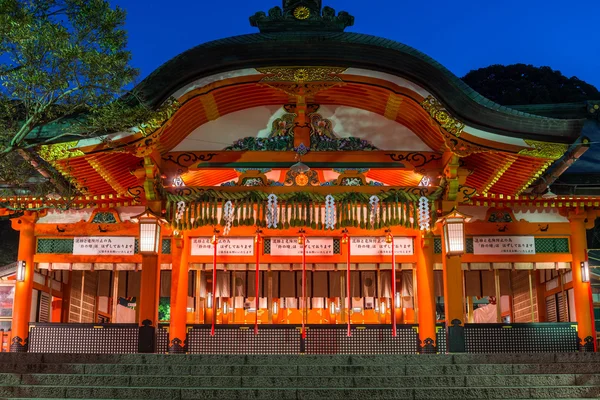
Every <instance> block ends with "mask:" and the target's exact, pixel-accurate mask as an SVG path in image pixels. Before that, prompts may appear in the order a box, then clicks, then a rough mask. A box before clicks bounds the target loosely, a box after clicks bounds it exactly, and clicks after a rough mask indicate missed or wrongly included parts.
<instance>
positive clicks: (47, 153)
mask: <svg viewBox="0 0 600 400" xmlns="http://www.w3.org/2000/svg"><path fill="white" fill-rule="evenodd" d="M77 143H78V142H77V141H74V142H65V143H58V144H52V145H43V146H41V147H40V151H39V155H40V157H42V158H43V159H44V160H45V161H48V162H49V163H51V164H53V163H52V162H53V161H56V160H65V159H67V158H72V157H79V156H82V155H84V153H83V152H82V151H81V150H77V149H74V147H75V146H77Z"/></svg>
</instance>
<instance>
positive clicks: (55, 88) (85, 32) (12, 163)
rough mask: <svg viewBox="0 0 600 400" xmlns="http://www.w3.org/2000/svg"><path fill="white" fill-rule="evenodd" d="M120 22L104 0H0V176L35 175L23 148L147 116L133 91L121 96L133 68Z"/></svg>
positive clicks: (121, 126) (121, 15)
mask: <svg viewBox="0 0 600 400" xmlns="http://www.w3.org/2000/svg"><path fill="white" fill-rule="evenodd" d="M124 21H125V12H124V11H123V10H122V9H120V8H119V7H116V8H112V7H111V6H110V4H109V2H108V1H107V0H0V181H1V182H2V183H4V182H10V183H13V184H25V183H26V181H27V180H28V179H30V178H31V177H32V176H33V175H35V173H34V171H32V170H31V166H30V164H31V163H30V162H31V161H32V160H31V159H30V158H29V156H28V155H27V154H28V152H27V149H30V148H32V147H35V146H38V145H39V144H47V143H52V142H55V141H57V140H59V141H60V140H66V139H67V138H73V137H86V136H90V135H98V134H106V133H111V132H118V131H122V130H127V129H130V128H131V127H134V126H137V125H138V124H140V123H141V122H143V121H145V120H148V119H150V118H151V116H152V113H153V111H152V110H150V109H148V108H147V107H145V106H144V104H143V101H142V99H139V98H138V97H136V96H135V93H132V92H127V96H124V94H125V92H124V90H123V88H125V87H127V85H129V84H131V82H132V81H133V80H134V79H135V78H136V77H137V75H138V71H137V70H136V69H134V68H132V67H131V66H130V65H129V62H130V59H131V55H130V52H129V51H127V50H126V44H127V36H126V32H125V30H124V29H123V25H124ZM44 132H47V133H44ZM15 150H17V152H15ZM17 153H18V154H17ZM23 157H24V158H25V159H23ZM34 163H35V162H34ZM37 169H38V171H39V167H38V168H37ZM47 173H48V172H47ZM50 174H52V172H50ZM46 177H48V176H46ZM36 187H37V188H38V189H39V188H40V186H39V185H37V186H36Z"/></svg>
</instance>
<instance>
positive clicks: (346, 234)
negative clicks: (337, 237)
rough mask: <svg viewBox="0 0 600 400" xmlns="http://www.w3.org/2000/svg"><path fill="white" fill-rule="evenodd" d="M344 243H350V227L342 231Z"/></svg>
mask: <svg viewBox="0 0 600 400" xmlns="http://www.w3.org/2000/svg"><path fill="white" fill-rule="evenodd" d="M342 244H348V229H344V230H343V231H342Z"/></svg>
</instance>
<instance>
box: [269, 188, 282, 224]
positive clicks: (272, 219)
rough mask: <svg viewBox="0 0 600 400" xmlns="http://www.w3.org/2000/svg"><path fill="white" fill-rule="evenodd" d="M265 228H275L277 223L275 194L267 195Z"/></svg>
mask: <svg viewBox="0 0 600 400" xmlns="http://www.w3.org/2000/svg"><path fill="white" fill-rule="evenodd" d="M267 199H268V200H267V228H277V224H278V223H279V212H278V211H277V195H276V194H270V195H269V197H267Z"/></svg>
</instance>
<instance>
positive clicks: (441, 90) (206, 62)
mask: <svg viewBox="0 0 600 400" xmlns="http://www.w3.org/2000/svg"><path fill="white" fill-rule="evenodd" d="M250 20H251V24H252V25H253V26H256V27H258V28H259V30H260V33H255V34H248V35H241V36H235V37H230V38H225V39H221V40H216V41H212V42H208V43H204V44H201V45H199V46H196V47H194V48H192V49H190V50H188V51H186V52H184V53H182V54H180V55H178V56H176V57H175V58H173V59H171V60H170V61H168V62H166V63H165V64H163V65H162V66H161V67H160V68H158V69H157V70H155V71H154V72H153V73H152V74H150V75H149V76H148V77H147V78H146V79H145V80H144V81H142V82H141V83H140V84H139V85H138V86H137V87H136V88H135V90H136V91H137V92H138V94H139V95H141V97H142V98H143V99H145V101H146V102H147V103H148V104H149V105H150V106H152V107H154V108H156V109H158V108H160V107H161V106H165V105H167V104H170V103H169V99H170V98H171V96H174V97H179V96H180V95H181V94H182V93H187V94H184V95H183V96H181V98H183V99H187V100H185V101H184V102H182V103H181V104H180V105H179V104H178V105H177V108H175V109H174V111H172V112H173V113H174V114H173V113H168V115H166V114H165V115H166V116H165V117H164V118H163V120H162V121H159V122H160V123H159V125H160V126H161V128H164V129H159V130H160V131H161V133H160V134H159V135H162V136H161V137H160V145H159V147H160V148H161V151H160V152H161V153H165V152H168V151H173V150H172V149H173V148H174V147H175V145H176V144H177V143H179V141H181V140H182V139H183V138H184V137H186V136H187V135H188V134H189V133H190V132H191V131H192V130H193V129H195V128H196V127H197V126H198V125H199V124H200V125H201V124H204V123H206V122H207V121H210V120H212V119H215V118H214V117H211V116H210V115H208V114H207V113H208V112H205V111H203V110H205V108H206V107H205V105H206V104H212V105H213V106H215V107H217V106H218V107H217V109H218V111H220V113H219V112H217V113H216V114H217V116H216V118H218V117H220V116H223V115H225V114H226V113H227V112H232V111H236V110H238V109H242V108H244V107H246V108H250V107H252V106H260V105H267V104H277V105H280V106H281V105H283V104H287V102H288V101H292V102H293V100H289V96H288V94H284V93H283V92H282V91H279V90H275V89H273V88H265V87H264V86H265V85H261V84H260V80H261V79H263V78H264V76H265V75H264V74H268V72H262V71H265V70H268V69H269V67H283V68H285V67H296V68H308V67H329V68H331V67H334V68H336V67H340V68H341V69H343V70H346V69H352V70H353V72H354V73H355V75H352V74H351V73H349V74H347V75H340V77H341V78H342V79H341V80H343V81H344V85H342V86H341V87H338V88H335V89H329V90H328V91H326V93H325V94H324V95H316V96H314V98H313V99H312V100H314V101H315V102H317V103H319V102H320V101H321V102H323V104H338V105H349V106H354V107H358V108H362V109H365V110H369V111H372V112H377V113H379V114H380V115H384V111H383V110H384V109H385V103H386V102H387V103H388V104H389V101H388V97H389V98H390V99H391V98H396V97H397V96H396V93H395V92H394V90H393V89H391V88H390V87H391V86H393V85H394V83H392V82H390V81H388V79H391V78H395V77H399V79H402V80H406V81H408V83H409V84H414V85H416V86H418V87H420V88H421V89H422V90H421V92H420V93H419V94H418V95H416V96H414V98H412V100H411V102H409V101H407V102H404V103H403V107H402V112H401V113H400V114H402V115H399V116H398V118H397V119H396V118H393V120H394V121H396V122H399V123H401V124H404V125H406V126H408V127H409V128H411V125H410V122H415V121H418V123H420V124H421V125H419V128H416V129H417V131H418V134H419V135H420V136H424V135H425V136H427V135H433V136H435V139H436V140H437V141H439V145H438V146H430V147H432V148H433V149H434V151H443V148H444V140H443V139H442V137H441V136H440V135H438V133H440V132H442V129H441V128H444V129H446V130H447V128H446V127H445V126H441V125H435V123H433V122H431V121H433V119H430V118H429V115H428V114H427V112H426V111H424V108H425V106H424V105H423V103H421V104H420V102H422V101H423V99H424V98H425V97H424V96H428V95H429V94H431V95H432V96H433V100H434V101H435V100H439V101H440V102H441V106H442V107H443V109H444V110H446V111H447V112H448V114H450V115H451V116H452V117H453V118H455V119H456V120H457V121H458V122H461V123H463V124H465V125H466V126H467V127H468V128H469V130H470V131H473V130H480V131H482V132H480V133H483V134H486V135H487V133H489V134H491V135H487V136H485V135H484V136H481V137H475V136H470V135H469V132H468V131H465V132H464V133H465V134H464V135H463V136H460V140H461V141H463V142H465V143H466V142H468V141H469V140H471V139H475V140H476V142H477V143H476V144H474V145H477V146H481V147H480V148H479V149H480V150H478V151H475V152H474V153H473V154H471V155H469V156H468V157H465V158H463V162H464V166H465V167H466V168H468V169H470V170H471V171H473V173H472V174H471V175H470V176H469V177H468V178H467V181H466V185H467V186H469V187H473V188H476V189H477V190H479V191H480V192H483V193H487V191H488V190H490V188H492V187H493V190H491V193H493V192H496V193H506V194H515V193H516V194H520V193H521V192H523V190H525V189H526V188H527V187H528V186H529V185H531V184H532V183H533V182H534V177H537V176H538V175H539V174H540V173H541V172H542V171H544V170H545V169H546V168H548V167H549V166H550V165H551V164H552V161H554V160H556V159H557V158H558V157H560V156H554V155H552V156H551V155H550V154H549V152H548V151H547V149H548V148H551V147H552V146H554V147H555V148H558V147H559V148H560V149H561V152H560V154H561V155H562V154H564V152H565V150H566V149H567V147H568V146H567V145H572V144H574V143H576V142H578V141H581V136H582V130H583V129H584V125H585V124H586V123H589V116H588V115H585V113H581V112H577V113H573V112H571V111H569V112H566V113H563V114H561V113H558V115H559V116H560V119H559V118H551V117H549V116H550V115H552V116H554V115H556V114H554V113H546V112H539V110H538V109H530V108H523V109H522V110H517V109H514V108H509V107H505V106H500V105H498V104H496V103H494V102H492V101H490V100H488V99H486V98H484V97H483V96H481V95H480V94H478V93H477V92H475V91H474V90H473V89H471V88H470V87H468V86H467V85H466V84H465V83H464V82H462V81H461V80H460V79H459V78H458V77H456V76H455V75H454V74H453V73H452V72H450V71H449V70H447V69H446V68H445V67H443V66H442V65H441V64H439V63H438V62H436V61H435V60H433V59H432V58H430V57H428V56H427V55H425V54H423V53H421V52H419V51H417V50H415V49H413V48H411V47H409V46H406V45H404V44H401V43H398V42H395V41H393V40H388V39H384V38H379V37H375V36H371V35H365V34H359V33H349V32H344V29H345V28H346V27H347V26H350V25H352V24H353V22H354V18H353V17H352V16H350V15H349V14H348V13H345V12H340V13H338V14H336V12H335V11H334V10H333V9H331V8H329V7H322V4H321V0H284V1H283V8H280V7H274V8H273V9H271V10H270V11H269V13H268V15H267V14H266V13H262V12H259V13H257V14H255V15H254V16H252V17H251V18H250ZM271 69H273V68H271ZM290 69H293V68H290ZM248 71H250V72H248ZM357 71H366V72H367V73H368V72H372V73H373V74H374V75H377V76H387V77H388V78H385V77H384V78H377V77H374V76H373V77H365V76H359V75H358V74H359V73H358V72H357ZM366 80H368V81H369V82H368V85H366V83H365V82H366ZM198 82H204V88H201V87H200V86H196V84H197V83H198ZM257 83H258V84H257ZM367 86H368V87H367ZM249 88H251V89H249ZM188 89H189V90H188ZM404 89H405V88H404ZM240 91H245V92H244V93H247V94H246V97H248V98H254V100H252V99H244V100H240V96H241V94H240ZM425 92H427V93H426V94H423V93H425ZM207 93H208V94H207ZM356 93H360V96H367V97H368V96H370V97H371V98H375V97H377V96H379V97H377V99H375V100H371V101H372V102H373V104H375V103H377V104H378V107H379V108H381V107H380V106H381V104H383V108H382V109H381V110H375V109H369V108H368V107H367V106H366V102H368V101H369V100H367V97H365V98H356V97H354V98H353V101H354V103H352V104H345V103H344V99H348V98H350V97H352V96H356ZM413 93H415V94H416V92H413ZM421 94H423V97H422V98H419V96H421ZM205 95H206V96H208V97H209V98H206V99H205V98H203V96H205ZM344 96H348V97H344ZM257 97H259V98H260V99H262V100H256V98H257ZM384 98H385V100H384ZM219 99H221V103H219V102H218V100H219ZM230 99H234V100H230ZM425 100H427V99H425ZM186 102H187V103H186ZM204 103H206V104H204ZM217 103H219V104H217ZM413 103H414V104H413ZM179 106H181V108H178V107H179ZM207 107H208V106H207ZM411 107H412V108H411ZM208 108H210V107H208ZM371 108H373V107H371ZM538 108H539V107H538ZM166 109H168V107H167V108H166ZM177 110H178V111H177ZM425 110H426V108H425ZM569 110H571V109H570V108H569ZM385 111H386V112H387V110H385ZM542 111H543V110H542ZM579 111H580V110H579ZM528 112H531V113H528ZM201 113H206V114H207V115H203V116H201V115H200V114H201ZM536 114H537V115H536ZM432 116H433V115H432ZM172 117H173V118H172ZM200 117H202V118H200ZM386 118H388V116H386ZM403 118H404V119H403ZM173 121H177V122H176V123H172V122H173ZM407 121H408V122H407ZM437 122H440V121H439V120H437ZM423 124H424V125H423ZM588 125H589V124H588ZM415 127H416V125H415ZM56 129H60V127H45V128H44V129H43V131H42V132H36V133H35V135H34V136H36V137H38V138H41V137H46V138H48V137H50V136H52V135H53V134H54V133H53V132H54V131H53V130H56ZM159 130H157V131H156V132H159ZM429 130H431V132H434V133H435V134H433V133H431V132H429ZM162 132H164V135H163V133H162ZM428 132H429V133H428ZM150 133H151V132H145V133H139V134H133V132H132V133H130V134H126V135H120V136H119V137H120V139H123V138H125V136H128V137H129V138H128V139H127V140H123V143H124V144H123V146H129V147H132V146H133V147H134V148H136V146H137V147H140V146H142V147H143V145H144V143H146V142H148V141H149V138H147V136H148V134H150ZM493 134H496V135H500V136H496V137H495V138H492V137H493ZM454 135H455V136H456V137H452V138H451V140H454V141H456V139H457V137H458V136H459V135H460V133H458V134H457V133H454ZM438 136H439V137H438ZM450 136H452V135H450ZM486 137H487V138H488V139H489V138H491V139H490V140H487V139H485V138H486ZM469 138H471V139H469ZM509 138H510V139H509ZM120 139H119V140H120ZM130 139H133V141H130ZM522 139H528V140H527V144H525V142H524V141H523V140H522ZM33 140H35V138H33ZM68 140H73V138H69V137H63V138H62V139H61V140H60V141H68ZM529 140H532V141H534V142H535V144H532V142H530V141H529ZM83 142H86V141H81V142H79V143H78V144H77V145H74V144H73V145H72V144H70V143H64V145H65V146H67V147H68V149H66V148H65V149H66V150H65V149H62V150H64V151H63V152H62V153H60V151H62V150H61V149H57V150H60V151H59V153H60V154H59V155H58V156H57V157H56V158H53V159H52V165H53V166H55V167H56V168H58V169H59V170H62V169H65V168H67V167H68V166H69V165H70V166H71V168H72V167H73V165H77V168H76V169H71V170H72V171H73V176H72V178H74V179H75V180H77V181H80V183H81V184H82V185H83V184H84V183H82V182H85V186H90V187H89V188H88V189H90V192H93V193H110V192H111V191H114V192H115V193H117V194H123V193H126V192H127V190H128V188H130V187H133V186H135V184H136V180H137V178H136V177H134V176H133V175H132V173H133V171H134V170H136V168H137V167H139V158H138V157H139V154H137V155H136V152H135V151H134V152H131V151H130V150H131V149H127V148H121V149H120V150H119V151H121V152H125V153H129V154H122V153H121V154H120V155H118V153H116V154H109V153H102V154H100V152H99V151H100V147H101V146H100V147H94V146H92V143H91V142H90V141H88V142H87V143H85V144H84V143H83ZM92 142H93V141H92ZM171 142H172V143H171ZM516 142H522V143H523V144H522V145H515V143H516ZM547 142H552V143H547ZM95 143H97V141H96V142H95ZM436 143H437V142H436ZM486 143H488V144H489V145H486ZM509 143H510V144H509ZM556 143H561V144H560V145H555V144H556ZM472 144H473V143H472ZM446 145H447V143H446ZM57 146H62V145H57ZM86 146H87V147H86ZM502 146H504V148H503V147H502ZM511 146H512V148H513V149H512V150H510V151H509V152H508V153H506V151H507V149H506V148H507V147H511ZM525 146H530V147H529V149H528V148H527V147H525ZM63 147H64V146H63ZM71 147H75V148H77V151H74V150H76V149H75V148H72V149H71ZM532 147H535V148H532ZM86 149H87V150H86ZM519 149H522V150H519ZM79 150H83V152H81V151H79ZM105 150H109V149H108V148H106V149H105ZM453 151H454V150H453ZM84 153H87V154H85V155H84ZM475 153H478V154H475ZM550 153H552V154H554V153H556V151H554V150H553V151H551V152H550ZM469 154H470V153H469ZM163 155H164V154H163ZM463 156H464V154H463V155H461V157H463ZM43 157H44V156H43ZM72 157H75V158H72ZM44 159H47V157H44ZM47 161H48V160H47ZM63 164H64V165H63ZM130 172H131V173H130ZM229 172H230V173H231V171H229ZM505 172H506V174H505ZM125 175H127V178H125V177H124V176H125ZM219 176H220V175H219ZM198 179H199V178H198ZM92 189H93V190H92Z"/></svg>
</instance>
